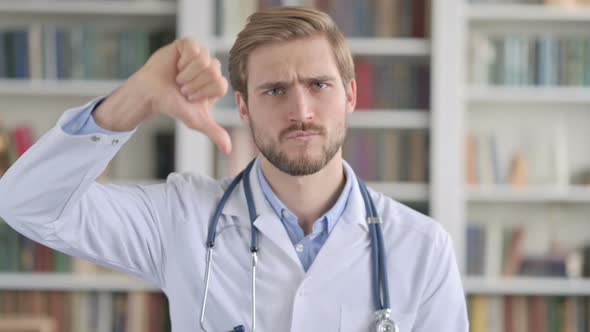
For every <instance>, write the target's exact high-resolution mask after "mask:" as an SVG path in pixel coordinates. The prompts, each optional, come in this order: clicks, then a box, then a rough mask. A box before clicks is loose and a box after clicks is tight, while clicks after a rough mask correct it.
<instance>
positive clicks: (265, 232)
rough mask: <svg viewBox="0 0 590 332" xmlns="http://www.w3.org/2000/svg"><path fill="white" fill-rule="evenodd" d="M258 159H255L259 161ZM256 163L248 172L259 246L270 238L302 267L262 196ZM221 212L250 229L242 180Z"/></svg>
mask: <svg viewBox="0 0 590 332" xmlns="http://www.w3.org/2000/svg"><path fill="white" fill-rule="evenodd" d="M259 162H260V160H256V163H259ZM256 167H257V165H256V164H254V166H253V167H252V170H251V171H250V174H248V176H249V177H250V187H251V188H252V197H253V198H254V206H255V207H256V212H257V215H258V216H257V218H256V219H255V220H254V226H255V227H256V228H257V229H258V230H259V231H260V233H261V235H262V236H260V237H259V242H260V246H263V244H264V242H265V240H266V239H268V240H270V242H272V243H273V244H274V245H275V246H276V247H277V248H279V249H280V250H281V251H282V252H284V253H285V255H286V256H287V257H289V258H290V259H291V260H293V262H294V263H295V264H297V266H299V267H300V268H301V269H303V266H302V265H301V261H300V260H299V257H297V253H296V252H295V249H294V248H293V244H292V243H291V239H290V238H289V235H288V234H287V231H286V230H285V226H284V225H283V223H282V222H281V220H280V219H279V217H278V216H277V215H276V213H275V212H274V210H273V209H272V208H271V207H270V205H269V203H268V201H267V200H266V198H265V197H264V193H263V192H262V188H261V187H260V181H259V179H258V174H257V172H256ZM223 214H225V215H233V216H236V217H237V218H239V222H240V224H242V225H243V226H244V227H247V228H248V230H250V217H249V214H248V207H247V204H246V197H245V195H244V185H243V181H240V183H239V184H238V185H237V186H236V188H235V189H234V192H232V194H231V196H230V198H229V199H228V201H227V203H226V206H225V208H224V209H223ZM265 249H266V248H262V249H261V253H260V259H262V256H263V255H265V253H264V250H265Z"/></svg>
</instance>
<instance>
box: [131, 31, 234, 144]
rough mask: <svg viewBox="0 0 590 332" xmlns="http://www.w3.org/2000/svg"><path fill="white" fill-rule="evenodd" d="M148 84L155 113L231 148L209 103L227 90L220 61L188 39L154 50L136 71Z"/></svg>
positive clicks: (139, 77)
mask: <svg viewBox="0 0 590 332" xmlns="http://www.w3.org/2000/svg"><path fill="white" fill-rule="evenodd" d="M137 76H138V80H139V81H140V82H143V83H140V84H144V85H147V89H148V90H150V95H151V96H152V97H151V99H152V102H151V108H152V110H151V111H152V112H153V113H155V114H165V115H168V116H170V117H173V118H175V119H178V120H180V121H182V122H183V123H184V124H185V125H186V126H187V127H189V128H192V129H195V130H198V131H200V132H202V133H204V134H205V135H207V136H208V137H209V139H211V140H212V141H213V142H214V143H215V144H216V145H217V146H218V147H219V149H220V150H221V151H222V152H223V153H226V154H228V153H229V152H230V151H231V141H230V138H229V134H228V133H227V131H226V130H225V129H223V127H221V126H220V125H219V124H217V123H216V122H215V120H213V118H212V116H211V114H210V113H209V110H210V108H211V106H212V105H213V104H214V103H215V102H216V101H217V100H218V99H219V98H221V97H223V96H224V95H225V94H226V93H227V87H228V83H227V80H226V79H225V77H223V75H222V74H221V63H220V62H219V60H217V59H215V58H211V57H210V56H209V51H208V50H207V49H206V48H204V47H202V46H200V45H198V44H197V42H196V41H194V40H193V39H191V38H181V39H177V40H175V41H174V42H172V43H170V44H168V45H166V46H164V47H162V48H161V49H159V50H158V51H156V52H155V53H154V54H153V55H152V56H151V57H150V58H149V59H148V61H147V62H146V63H145V65H144V66H143V67H142V68H141V69H140V70H139V71H138V72H137Z"/></svg>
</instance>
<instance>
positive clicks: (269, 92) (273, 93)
mask: <svg viewBox="0 0 590 332" xmlns="http://www.w3.org/2000/svg"><path fill="white" fill-rule="evenodd" d="M265 93H266V94H267V95H270V96H277V95H282V94H283V93H285V92H284V91H283V89H280V88H273V89H270V90H267V91H266V92H265Z"/></svg>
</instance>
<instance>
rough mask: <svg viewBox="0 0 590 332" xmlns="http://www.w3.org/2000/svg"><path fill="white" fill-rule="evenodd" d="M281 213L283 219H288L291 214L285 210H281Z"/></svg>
mask: <svg viewBox="0 0 590 332" xmlns="http://www.w3.org/2000/svg"><path fill="white" fill-rule="evenodd" d="M281 214H282V215H283V218H285V219H288V218H289V217H290V216H291V214H290V213H289V211H287V210H283V211H282V212H281Z"/></svg>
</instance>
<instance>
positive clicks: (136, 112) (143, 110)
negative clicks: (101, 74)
mask: <svg viewBox="0 0 590 332" xmlns="http://www.w3.org/2000/svg"><path fill="white" fill-rule="evenodd" d="M143 86H144V85H143V82H142V81H141V78H139V77H138V76H137V74H135V75H133V76H131V77H130V78H129V79H128V80H127V81H126V82H125V84H123V85H121V86H120V87H119V88H118V89H117V90H115V91H114V92H113V93H112V94H111V95H110V96H108V97H107V98H106V99H105V100H104V101H103V102H102V103H101V104H100V105H99V106H98V107H97V108H96V109H95V110H94V111H93V112H92V116H93V117H94V121H95V122H96V124H97V125H98V126H100V127H101V128H104V129H106V130H110V131H117V132H123V131H130V130H133V129H135V128H137V127H138V126H139V125H140V124H141V123H142V122H143V121H145V120H147V119H148V118H150V117H151V116H152V115H153V112H152V107H151V100H152V97H151V92H150V91H147V89H144V88H143Z"/></svg>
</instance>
